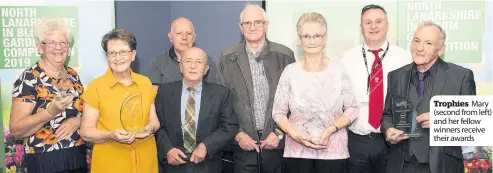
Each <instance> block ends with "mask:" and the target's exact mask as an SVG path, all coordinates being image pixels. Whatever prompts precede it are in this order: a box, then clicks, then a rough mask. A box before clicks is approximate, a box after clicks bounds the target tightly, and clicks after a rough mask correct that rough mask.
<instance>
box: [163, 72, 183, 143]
mask: <svg viewBox="0 0 493 173" xmlns="http://www.w3.org/2000/svg"><path fill="white" fill-rule="evenodd" d="M182 86H183V83H182V82H178V83H177V84H176V85H174V86H173V89H172V91H170V92H171V94H170V98H169V99H168V100H169V103H168V105H169V106H167V107H166V106H165V107H166V108H167V109H171V110H170V115H168V117H167V120H168V121H169V123H167V122H165V123H167V124H168V127H170V130H169V131H170V132H175V133H176V134H175V135H177V136H176V137H180V138H181V135H182V134H181V133H180V132H181V125H182V124H183V123H182V122H181V112H180V110H181V107H180V106H181V90H182ZM176 122H180V123H176ZM171 129H172V130H171ZM170 138H171V137H170ZM181 142H183V141H181Z"/></svg>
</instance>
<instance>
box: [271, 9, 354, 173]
mask: <svg viewBox="0 0 493 173" xmlns="http://www.w3.org/2000/svg"><path fill="white" fill-rule="evenodd" d="M297 31H298V34H299V37H298V38H299V39H298V44H299V46H300V47H302V48H303V50H304V56H303V57H302V58H301V59H300V60H299V61H298V62H296V63H293V64H290V65H288V66H287V67H286V68H285V69H284V71H283V73H282V75H281V78H280V80H279V83H278V86H277V90H276V95H275V99H274V106H273V110H272V116H273V119H274V121H275V122H276V123H277V124H278V125H279V126H280V127H281V129H282V130H284V131H285V132H286V133H287V134H288V135H289V136H288V137H287V138H286V145H285V148H284V157H285V158H286V163H287V166H288V169H287V170H288V171H287V172H292V173H299V172H303V173H315V172H316V173H322V172H323V173H344V172H345V170H346V164H347V159H348V158H349V153H348V148H347V131H346V129H345V127H346V126H348V125H349V124H350V123H351V122H352V121H354V120H355V119H356V118H357V116H358V110H359V108H358V103H357V101H356V99H355V96H354V93H353V89H352V84H351V81H350V79H349V77H348V75H347V74H346V71H345V69H344V66H343V65H342V63H341V62H340V61H339V60H338V59H337V58H330V57H325V56H324V55H323V49H324V47H325V43H326V41H327V36H326V32H327V23H326V21H325V19H324V17H323V16H322V15H321V14H319V13H305V14H303V15H302V16H301V17H300V19H299V20H298V24H297ZM288 112H291V114H290V116H289V118H288V116H287V114H288Z"/></svg>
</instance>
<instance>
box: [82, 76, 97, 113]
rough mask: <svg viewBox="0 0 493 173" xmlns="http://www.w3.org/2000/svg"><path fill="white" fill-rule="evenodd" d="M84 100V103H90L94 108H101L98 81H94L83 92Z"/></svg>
mask: <svg viewBox="0 0 493 173" xmlns="http://www.w3.org/2000/svg"><path fill="white" fill-rule="evenodd" d="M82 100H84V104H86V103H87V104H89V105H91V106H92V107H93V108H95V109H98V110H99V93H98V87H97V83H95V82H94V81H93V82H91V83H90V84H89V86H88V87H87V90H86V91H85V92H84V94H82Z"/></svg>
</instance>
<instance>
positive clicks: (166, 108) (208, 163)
mask: <svg viewBox="0 0 493 173" xmlns="http://www.w3.org/2000/svg"><path fill="white" fill-rule="evenodd" d="M181 60H182V61H180V72H181V73H182V74H183V80H182V81H175V82H170V83H166V84H161V85H159V89H158V94H157V96H156V101H155V102H156V103H155V105H156V112H157V114H158V117H159V121H160V123H161V128H159V130H158V131H157V132H156V137H157V148H158V158H159V162H160V163H161V166H162V167H161V170H162V171H163V172H166V173H220V172H221V164H222V163H221V162H222V160H221V158H222V155H223V154H222V152H223V147H224V146H226V145H228V144H229V142H230V141H231V140H232V139H233V137H234V136H235V135H236V133H238V124H237V122H236V116H235V115H234V114H233V106H232V104H231V100H232V97H231V92H230V89H228V88H226V87H224V86H221V85H217V84H213V83H209V82H206V81H203V77H204V75H205V74H206V73H207V70H208V69H209V66H208V65H207V55H206V54H205V52H204V51H203V50H201V49H200V48H197V47H192V48H189V49H187V50H186V51H185V52H184V53H183V57H182V58H181Z"/></svg>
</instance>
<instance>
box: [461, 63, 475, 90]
mask: <svg viewBox="0 0 493 173" xmlns="http://www.w3.org/2000/svg"><path fill="white" fill-rule="evenodd" d="M460 95H476V82H475V81H474V73H473V72H472V71H471V70H469V69H467V71H466V74H465V76H464V79H463V80H462V86H461V91H460Z"/></svg>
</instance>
